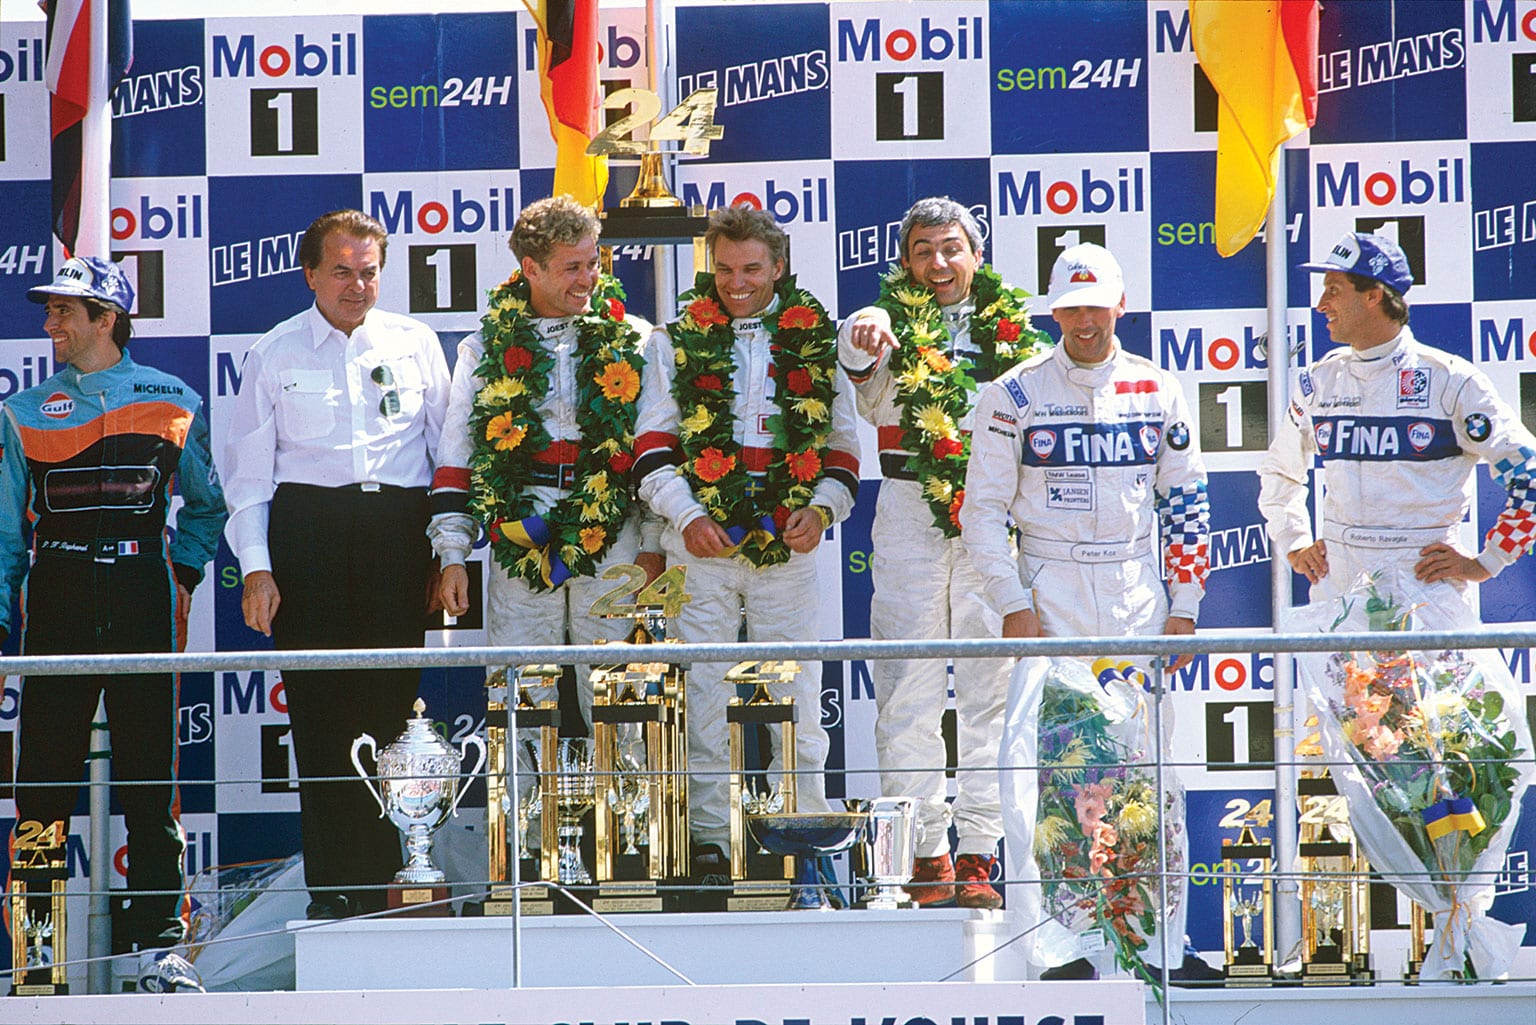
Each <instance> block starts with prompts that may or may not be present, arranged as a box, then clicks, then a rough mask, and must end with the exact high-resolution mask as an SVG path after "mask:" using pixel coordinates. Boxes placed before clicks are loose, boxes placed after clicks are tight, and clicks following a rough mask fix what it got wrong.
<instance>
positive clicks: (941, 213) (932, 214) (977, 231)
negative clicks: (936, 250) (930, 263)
mask: <svg viewBox="0 0 1536 1025" xmlns="http://www.w3.org/2000/svg"><path fill="white" fill-rule="evenodd" d="M945 224H958V225H960V230H961V231H963V232H965V237H966V238H967V239H969V240H970V243H971V252H973V253H975V254H976V255H977V256H980V255H981V247H982V242H981V225H979V224H977V223H976V217H975V215H974V214H972V213H971V211H970V210H969V209H967V208H966V207H965V206H963V205H962V204H960V203H957V202H955V201H954V200H953V199H950V198H949V197H948V196H929V197H928V198H926V199H919V200H918V201H917V202H916V203H913V204H912V208H911V209H910V210H908V211H907V215H906V216H905V217H903V218H902V219H901V235H900V237H899V238H898V240H897V241H898V242H899V244H900V246H901V255H902V258H903V259H905V258H906V256H907V240H908V239H909V238H910V237H911V235H912V232H913V231H914V230H916V229H917V228H937V227H940V226H942V225H945Z"/></svg>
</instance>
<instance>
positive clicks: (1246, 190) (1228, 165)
mask: <svg viewBox="0 0 1536 1025" xmlns="http://www.w3.org/2000/svg"><path fill="white" fill-rule="evenodd" d="M1317 11H1318V7H1317V0H1190V3H1189V26H1190V38H1191V39H1192V40H1193V42H1194V45H1195V56H1196V57H1198V58H1199V59H1200V67H1201V68H1202V69H1204V71H1205V76H1206V77H1207V78H1209V79H1210V80H1211V85H1212V86H1213V87H1215V89H1216V94H1217V95H1218V96H1219V97H1221V107H1220V110H1219V111H1218V113H1217V122H1216V251H1217V252H1219V253H1221V255H1222V256H1231V255H1233V254H1234V253H1236V252H1237V251H1238V250H1240V249H1242V248H1243V247H1244V246H1246V245H1247V244H1248V243H1249V241H1250V240H1252V238H1253V236H1254V235H1255V234H1257V233H1258V230H1259V229H1260V228H1262V227H1263V226H1264V218H1265V217H1266V216H1267V215H1268V213H1269V203H1270V200H1271V199H1272V198H1274V194H1275V179H1276V177H1277V176H1278V173H1279V166H1280V148H1281V147H1282V146H1284V145H1285V143H1286V140H1288V139H1290V138H1291V137H1292V136H1294V135H1297V134H1299V133H1300V132H1302V131H1303V130H1304V129H1306V128H1307V127H1308V126H1309V125H1311V124H1313V123H1314V122H1316V120H1317V71H1316V69H1317Z"/></svg>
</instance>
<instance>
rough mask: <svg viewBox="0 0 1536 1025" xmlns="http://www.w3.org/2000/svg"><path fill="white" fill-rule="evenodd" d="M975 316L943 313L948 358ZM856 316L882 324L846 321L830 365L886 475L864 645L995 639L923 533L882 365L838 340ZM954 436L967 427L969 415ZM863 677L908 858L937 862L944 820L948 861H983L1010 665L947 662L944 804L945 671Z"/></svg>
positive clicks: (873, 670) (897, 664)
mask: <svg viewBox="0 0 1536 1025" xmlns="http://www.w3.org/2000/svg"><path fill="white" fill-rule="evenodd" d="M974 310H975V303H974V302H973V301H972V300H971V299H966V300H965V301H963V302H961V303H957V304H956V305H954V306H949V307H945V308H944V310H943V313H944V326H945V327H946V328H947V329H948V331H949V337H950V344H951V348H950V351H949V355H951V356H963V357H965V358H967V359H970V360H972V361H973V362H974V361H975V359H976V357H977V356H978V353H977V351H976V349H975V347H974V346H972V345H971V314H972V313H973V312H974ZM862 317H872V318H876V319H881V320H884V321H886V322H887V323H888V322H889V315H888V314H887V313H886V312H885V311H884V310H882V309H880V308H878V307H868V308H866V309H862V310H860V311H858V312H857V313H855V314H854V315H853V316H852V317H850V318H848V319H847V320H845V321H844V322H843V326H842V330H841V331H839V332H838V359H839V361H840V362H841V363H842V365H843V369H844V370H845V371H846V372H847V374H848V379H849V381H851V382H852V383H853V389H854V396H855V398H856V399H857V400H858V409H859V414H860V415H861V416H863V417H864V419H866V420H868V421H869V422H870V423H871V424H873V425H874V426H875V429H876V431H877V432H878V435H879V439H880V470H881V475H882V476H883V477H884V478H885V479H884V480H883V481H882V482H881V484H880V497H879V499H878V500H877V502H876V505H875V521H874V526H873V528H872V529H871V533H870V539H871V541H872V544H873V548H874V553H873V557H872V558H871V561H870V569H871V575H872V577H873V580H874V587H875V593H874V598H873V599H872V600H871V601H870V606H869V632H870V636H871V637H873V638H874V639H875V640H939V639H949V638H959V637H998V636H1000V635H1001V632H1002V616H1001V614H999V613H998V612H997V610H996V609H994V608H993V607H992V606H991V605H990V604H988V602H987V599H986V594H985V591H984V586H983V583H982V579H981V575H980V574H979V573H977V572H976V569H975V567H974V566H972V564H971V556H970V553H969V552H967V551H966V550H965V545H964V543H963V542H962V541H961V540H960V539H959V538H957V537H956V538H950V537H945V536H944V535H943V534H942V533H941V532H940V531H939V529H938V528H937V527H935V526H934V525H933V512H932V510H931V508H930V507H929V505H928V502H927V500H926V499H925V498H924V497H923V494H922V488H921V485H919V484H918V482H917V478H916V476H915V475H914V474H913V472H912V471H911V470H909V469H908V468H907V456H909V455H910V454H911V453H910V451H909V450H907V449H906V448H905V447H904V445H905V442H904V439H903V434H904V432H903V431H902V429H901V427H900V423H901V408H900V407H899V406H897V405H896V402H895V395H896V381H895V376H894V375H893V374H892V373H891V369H890V361H889V359H887V358H885V357H883V356H882V358H881V359H879V360H878V361H871V359H870V357H869V354H868V353H866V352H863V351H861V350H859V349H857V348H855V347H854V346H853V343H852V342H851V341H849V337H850V331H851V328H852V325H853V323H854V322H855V321H857V320H859V319H860V318H862ZM978 383H979V384H985V383H986V382H978ZM960 427H961V429H962V430H967V431H968V430H970V429H971V423H970V420H969V418H967V419H966V420H965V421H963V422H962V423H961V424H960ZM869 668H870V676H871V677H872V679H873V681H874V688H875V708H876V717H875V753H876V755H877V756H878V758H879V760H880V792H881V793H882V794H884V795H885V796H887V797H911V798H913V799H915V800H916V801H917V849H916V856H917V857H919V858H936V857H939V856H940V855H944V854H948V853H949V827H950V824H951V822H953V823H954V826H955V832H956V835H957V841H958V842H957V846H956V848H955V849H956V852H957V853H959V854H985V855H991V854H992V853H993V852H994V851H995V850H996V848H997V841H998V840H999V839H1001V838H1002V835H1003V819H1002V809H1001V807H1000V805H999V803H998V802H999V798H998V791H997V771H996V766H997V750H998V743H999V741H1000V740H1001V738H1002V731H1003V709H1004V706H1005V704H1006V703H1007V698H1008V677H1009V674H1010V673H1011V672H1012V669H1013V666H1012V663H1011V661H1010V660H1008V659H992V658H988V659H976V658H962V659H955V660H954V691H955V747H956V760H957V762H958V763H959V765H960V766H961V767H962V768H960V769H959V770H957V771H956V773H955V801H954V804H953V806H951V805H950V804H949V802H948V801H947V800H946V799H945V798H946V793H947V786H946V783H945V778H944V771H943V770H944V767H945V750H944V737H943V734H942V733H941V731H940V721H941V717H942V716H943V712H944V707H945V705H946V704H947V703H948V699H949V687H950V680H949V673H948V671H947V668H946V665H945V662H944V661H943V660H942V659H876V660H874V661H872V662H871V663H870V667H869ZM964 767H969V768H970V769H971V771H966V769H965V768H964Z"/></svg>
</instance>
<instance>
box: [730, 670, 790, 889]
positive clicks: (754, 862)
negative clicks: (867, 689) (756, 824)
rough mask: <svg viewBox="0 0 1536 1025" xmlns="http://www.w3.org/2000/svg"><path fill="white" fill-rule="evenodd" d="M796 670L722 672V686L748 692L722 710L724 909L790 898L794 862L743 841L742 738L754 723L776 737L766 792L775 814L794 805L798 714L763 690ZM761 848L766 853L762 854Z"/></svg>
mask: <svg viewBox="0 0 1536 1025" xmlns="http://www.w3.org/2000/svg"><path fill="white" fill-rule="evenodd" d="M799 672H800V663H798V662H784V661H766V660H765V661H761V662H741V663H739V664H737V665H736V666H734V667H733V668H732V669H731V670H730V672H728V673H726V674H725V682H726V683H728V684H749V685H751V687H752V696H751V697H750V698H748V699H747V700H746V701H743V700H741V698H739V697H735V698H731V700H730V703H729V704H728V705H727V706H726V709H725V722H726V736H727V740H728V743H729V748H730V802H731V803H730V818H731V883H732V888H731V893H730V894H729V895H728V896H727V897H726V901H725V906H726V910H728V911H778V910H780V909H782V908H783V907H784V906H785V904H786V902H787V901H788V900H789V898H790V896H791V886H790V880H791V878H792V877H793V874H794V866H793V864H792V861H791V859H790V858H788V857H786V856H785V852H783V851H775V850H774V849H773V848H771V847H767V846H766V845H763V844H751V845H749V844H748V831H747V821H746V817H747V809H746V800H747V796H748V794H749V793H750V792H751V790H752V786H751V785H750V778H749V777H750V776H752V775H753V773H752V772H751V771H750V770H749V769H748V767H747V736H748V734H755V733H756V732H757V731H758V728H759V727H760V726H762V727H766V728H768V729H770V730H776V731H777V732H778V735H779V745H778V749H779V767H778V777H779V779H778V782H777V783H773V784H770V786H769V792H770V793H774V794H776V795H777V800H778V801H779V803H780V807H781V808H782V812H781V814H791V813H793V812H795V811H796V810H797V808H798V792H797V789H796V787H797V781H798V778H799V777H798V776H797V775H796V772H795V770H796V768H797V763H796V761H795V722H796V720H797V719H798V718H799V714H798V710H797V709H796V708H795V700H794V698H791V697H785V698H782V699H778V700H775V699H774V698H772V697H770V696H769V694H768V687H769V686H770V685H781V686H782V685H787V684H791V683H793V682H794V680H795V676H796V674H798V673H799ZM765 849H766V852H767V853H763V851H764V850H765Z"/></svg>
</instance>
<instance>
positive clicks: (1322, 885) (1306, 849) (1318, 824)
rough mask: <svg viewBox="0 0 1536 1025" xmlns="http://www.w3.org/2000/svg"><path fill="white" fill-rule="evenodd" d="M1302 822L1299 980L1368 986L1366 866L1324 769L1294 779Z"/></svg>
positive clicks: (1299, 845) (1370, 973)
mask: <svg viewBox="0 0 1536 1025" xmlns="http://www.w3.org/2000/svg"><path fill="white" fill-rule="evenodd" d="M1296 792H1297V798H1298V800H1299V801H1300V802H1301V819H1300V829H1299V835H1298V837H1297V839H1298V843H1297V848H1296V851H1297V854H1298V856H1299V860H1300V863H1301V871H1302V875H1301V886H1300V890H1301V934H1302V936H1301V938H1302V956H1301V978H1302V982H1304V983H1309V984H1314V985H1318V984H1328V983H1343V984H1346V985H1347V984H1349V983H1351V982H1356V981H1369V980H1371V979H1373V978H1375V972H1374V971H1373V970H1372V968H1371V910H1370V900H1371V887H1370V864H1369V863H1368V862H1367V861H1366V858H1365V855H1363V854H1362V853H1361V852H1360V848H1359V845H1358V844H1356V843H1355V837H1354V832H1353V831H1352V830H1351V829H1350V827H1349V808H1348V806H1347V805H1346V804H1345V802H1344V798H1343V797H1342V796H1340V795H1339V792H1338V790H1337V789H1336V788H1335V787H1334V783H1333V777H1332V776H1330V775H1329V774H1328V772H1327V770H1323V771H1322V772H1321V773H1320V774H1317V775H1313V774H1310V773H1308V774H1305V775H1303V776H1302V777H1301V778H1300V779H1298V780H1297V791H1296Z"/></svg>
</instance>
